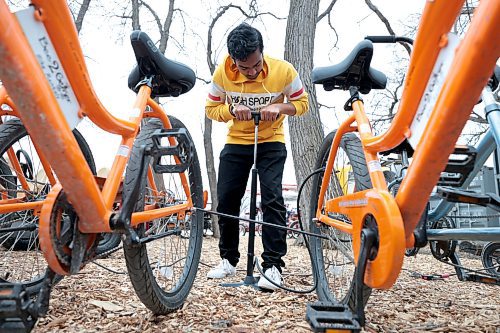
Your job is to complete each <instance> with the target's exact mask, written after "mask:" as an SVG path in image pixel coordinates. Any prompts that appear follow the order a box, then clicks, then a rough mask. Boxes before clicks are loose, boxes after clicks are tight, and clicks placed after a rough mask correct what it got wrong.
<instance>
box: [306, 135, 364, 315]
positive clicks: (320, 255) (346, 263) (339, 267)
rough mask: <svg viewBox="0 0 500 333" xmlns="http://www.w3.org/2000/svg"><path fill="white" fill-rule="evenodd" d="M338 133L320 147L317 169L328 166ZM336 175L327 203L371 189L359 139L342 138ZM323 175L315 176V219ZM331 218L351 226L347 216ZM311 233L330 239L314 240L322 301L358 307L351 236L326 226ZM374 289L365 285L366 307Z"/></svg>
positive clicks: (326, 139)
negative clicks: (329, 200) (348, 194)
mask: <svg viewBox="0 0 500 333" xmlns="http://www.w3.org/2000/svg"><path fill="white" fill-rule="evenodd" d="M334 136H335V131H334V132H332V133H330V134H329V135H328V136H327V137H326V138H325V139H324V140H323V143H322V145H321V148H320V151H319V155H318V159H317V161H316V165H315V168H314V169H315V170H317V169H319V168H322V167H325V166H326V163H327V160H328V154H329V153H330V147H331V144H332V141H333V137H334ZM333 171H334V172H333V173H332V177H331V180H330V183H329V185H328V188H327V190H326V194H325V201H326V200H328V199H332V198H334V197H338V196H341V195H344V194H347V193H352V192H354V191H360V190H365V189H368V188H371V187H372V185H371V180H370V177H369V174H368V169H367V166H366V160H365V157H364V154H363V150H362V147H361V142H360V140H359V139H358V137H357V136H356V135H354V134H352V133H347V134H345V135H344V136H343V137H342V140H341V143H340V146H339V149H338V152H337V156H336V160H335V163H334V170H333ZM322 179H323V174H322V173H320V174H317V175H316V176H315V177H314V181H313V187H312V191H311V204H310V207H311V216H312V217H314V216H316V210H317V208H318V196H319V192H320V188H321V182H322ZM329 214H330V217H331V218H335V219H339V220H344V221H346V222H347V223H350V220H349V218H348V217H347V216H345V215H340V214H335V213H329ZM310 227H311V229H310V230H311V232H313V233H320V234H322V235H325V236H327V237H328V239H322V238H318V237H311V238H310V244H311V257H312V258H311V259H312V262H313V269H314V271H315V278H316V279H317V288H316V293H317V295H318V298H319V299H320V300H323V301H340V302H344V303H347V304H349V306H350V308H351V309H354V306H355V294H354V290H355V288H356V285H355V268H356V267H355V264H354V251H353V245H352V237H351V235H350V234H347V233H344V232H342V231H340V230H338V229H335V228H333V227H330V226H328V225H326V224H322V223H320V224H316V223H315V222H311V223H310ZM370 294H371V288H370V287H368V286H366V285H364V288H363V296H364V299H363V306H365V305H366V303H367V302H368V298H369V297H370Z"/></svg>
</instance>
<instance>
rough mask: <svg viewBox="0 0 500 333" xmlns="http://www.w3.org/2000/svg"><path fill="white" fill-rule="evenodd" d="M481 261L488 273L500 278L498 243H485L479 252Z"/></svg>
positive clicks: (499, 244)
mask: <svg viewBox="0 0 500 333" xmlns="http://www.w3.org/2000/svg"><path fill="white" fill-rule="evenodd" d="M481 262H482V263H483V267H484V268H485V269H486V271H487V272H488V273H489V274H491V275H493V276H495V277H497V278H500V243H498V242H489V243H487V244H486V245H485V246H484V247H483V251H482V253H481Z"/></svg>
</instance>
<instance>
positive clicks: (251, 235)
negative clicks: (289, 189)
mask: <svg viewBox="0 0 500 333" xmlns="http://www.w3.org/2000/svg"><path fill="white" fill-rule="evenodd" d="M252 118H253V121H254V124H255V130H254V134H255V138H254V145H253V165H252V170H251V172H252V178H251V184H250V220H252V221H253V220H255V217H256V216H257V172H258V170H257V144H258V140H259V122H260V112H258V111H252ZM248 229H249V230H248V250H247V275H246V277H245V279H244V280H243V282H237V283H221V286H223V287H239V286H252V287H254V288H255V289H259V288H258V287H257V282H258V281H259V278H258V277H254V276H253V269H254V257H255V253H254V251H255V222H249V225H248Z"/></svg>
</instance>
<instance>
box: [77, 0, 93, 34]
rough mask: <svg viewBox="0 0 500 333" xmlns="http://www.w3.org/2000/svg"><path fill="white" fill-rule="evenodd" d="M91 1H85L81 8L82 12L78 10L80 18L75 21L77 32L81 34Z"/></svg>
mask: <svg viewBox="0 0 500 333" xmlns="http://www.w3.org/2000/svg"><path fill="white" fill-rule="evenodd" d="M89 5H90V0H83V2H82V5H81V6H80V10H78V16H77V17H76V20H75V25H76V31H78V33H80V30H81V29H82V25H83V19H84V18H85V14H87V10H88V9H89Z"/></svg>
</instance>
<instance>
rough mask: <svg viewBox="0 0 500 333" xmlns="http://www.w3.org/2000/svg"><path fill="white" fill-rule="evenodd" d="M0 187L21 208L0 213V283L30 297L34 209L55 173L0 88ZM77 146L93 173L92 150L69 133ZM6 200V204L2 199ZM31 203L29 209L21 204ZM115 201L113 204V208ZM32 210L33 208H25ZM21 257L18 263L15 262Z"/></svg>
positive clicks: (36, 259) (35, 267) (40, 265)
mask: <svg viewBox="0 0 500 333" xmlns="http://www.w3.org/2000/svg"><path fill="white" fill-rule="evenodd" d="M0 107H1V110H0V116H1V117H3V118H4V119H0V188H1V189H2V190H3V192H2V197H3V198H4V199H11V200H10V201H11V202H12V203H14V201H13V199H14V198H15V199H16V200H17V201H19V202H21V201H22V202H23V203H26V205H22V206H18V207H19V208H25V209H26V210H21V211H11V212H8V213H5V214H0V248H1V253H2V255H1V256H0V276H1V277H4V278H3V280H4V281H7V280H8V281H10V282H20V283H23V284H24V285H25V286H26V287H27V289H28V291H29V292H30V293H36V292H38V289H39V288H40V287H41V284H42V277H43V272H44V271H45V268H46V262H45V260H44V259H43V254H42V253H41V251H40V249H39V246H40V244H39V240H38V217H39V215H40V214H39V210H40V209H39V207H41V204H42V201H43V200H44V199H45V197H46V196H47V194H48V193H49V191H50V189H51V187H52V186H54V185H55V184H56V178H55V175H54V174H53V173H52V170H51V169H50V167H49V166H48V164H47V160H46V159H44V158H41V157H40V156H39V155H38V153H37V147H36V146H35V145H34V143H33V142H32V141H31V139H30V136H29V135H28V132H27V131H26V128H24V126H23V124H22V123H21V121H20V119H19V114H18V113H17V110H16V107H15V105H14V103H13V102H12V100H11V99H10V98H9V96H8V94H7V92H6V89H5V87H3V86H0ZM73 134H74V136H75V139H76V141H77V142H78V146H79V147H80V149H81V150H82V153H83V155H84V157H85V160H86V161H87V163H88V165H89V167H90V170H91V171H92V173H93V174H94V175H95V174H96V167H95V162H94V157H93V155H92V151H91V150H90V147H89V146H88V144H87V142H86V140H85V138H84V137H83V136H82V134H81V133H80V132H79V131H78V130H77V129H74V130H73ZM5 202H7V201H5ZM28 202H29V203H31V206H30V205H28V204H27V203H28ZM118 204H119V203H117V205H118ZM29 207H33V209H27V208H29ZM119 244H120V235H119V234H112V233H107V234H103V235H101V240H100V241H99V244H98V246H97V248H96V251H97V253H98V254H101V255H102V254H103V253H106V252H108V251H111V250H113V249H115V248H116V247H117V246H118V245H119ZM20 257H22V260H21V261H20V260H19V258H20Z"/></svg>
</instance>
